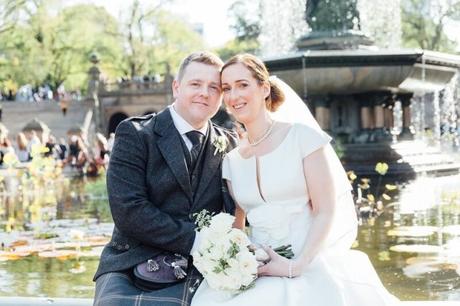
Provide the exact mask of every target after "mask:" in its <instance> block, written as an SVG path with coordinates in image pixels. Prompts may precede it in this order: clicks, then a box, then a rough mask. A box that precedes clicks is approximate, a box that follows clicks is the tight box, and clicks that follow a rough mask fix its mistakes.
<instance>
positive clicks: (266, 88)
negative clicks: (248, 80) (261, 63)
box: [262, 82, 271, 100]
mask: <svg viewBox="0 0 460 306" xmlns="http://www.w3.org/2000/svg"><path fill="white" fill-rule="evenodd" d="M262 88H263V91H264V97H265V100H267V99H268V97H270V93H271V90H270V83H269V82H265V83H263V85H262Z"/></svg>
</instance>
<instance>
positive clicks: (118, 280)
mask: <svg viewBox="0 0 460 306" xmlns="http://www.w3.org/2000/svg"><path fill="white" fill-rule="evenodd" d="M202 279H203V277H202V276H201V274H200V273H199V272H198V270H196V268H195V267H193V268H192V269H191V271H190V272H189V273H188V275H187V279H186V280H185V281H183V282H181V283H179V284H177V285H174V286H171V287H167V288H164V289H160V290H155V291H143V290H141V289H139V288H137V287H136V286H134V283H133V280H132V275H130V273H123V272H109V273H105V274H103V275H101V276H99V277H98V278H97V280H96V293H95V296H94V304H93V306H131V305H133V306H134V305H135V306H177V305H180V306H189V305H190V303H191V300H192V297H193V295H194V294H195V292H196V289H198V286H199V285H200V283H201V281H202Z"/></svg>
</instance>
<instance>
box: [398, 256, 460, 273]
mask: <svg viewBox="0 0 460 306" xmlns="http://www.w3.org/2000/svg"><path fill="white" fill-rule="evenodd" d="M424 259H425V260H426V261H417V262H415V263H412V264H410V265H408V266H407V267H405V268H403V272H404V274H405V275H406V276H407V277H410V278H419V277H423V274H426V273H433V272H440V271H448V270H454V271H456V272H457V273H458V271H459V269H460V262H456V261H451V260H449V259H439V258H438V259H433V258H432V257H431V258H426V257H425V258H424Z"/></svg>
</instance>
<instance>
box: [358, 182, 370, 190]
mask: <svg viewBox="0 0 460 306" xmlns="http://www.w3.org/2000/svg"><path fill="white" fill-rule="evenodd" d="M358 187H359V188H361V189H362V190H367V189H369V187H370V186H369V184H367V183H364V184H359V185H358Z"/></svg>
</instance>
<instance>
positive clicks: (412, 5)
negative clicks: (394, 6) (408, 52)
mask: <svg viewBox="0 0 460 306" xmlns="http://www.w3.org/2000/svg"><path fill="white" fill-rule="evenodd" d="M401 9H402V12H401V13H402V14H401V15H402V18H401V19H402V27H403V35H402V36H403V37H402V38H403V45H404V46H405V47H412V48H422V49H428V50H435V51H446V52H452V51H454V50H455V43H454V42H453V41H451V40H450V39H449V38H448V37H447V35H446V34H445V32H444V30H445V25H446V23H447V22H448V21H449V20H456V21H459V20H460V1H459V0H443V1H432V0H406V1H404V2H403V4H402V7H401Z"/></svg>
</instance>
